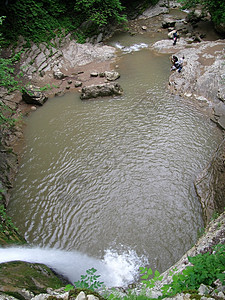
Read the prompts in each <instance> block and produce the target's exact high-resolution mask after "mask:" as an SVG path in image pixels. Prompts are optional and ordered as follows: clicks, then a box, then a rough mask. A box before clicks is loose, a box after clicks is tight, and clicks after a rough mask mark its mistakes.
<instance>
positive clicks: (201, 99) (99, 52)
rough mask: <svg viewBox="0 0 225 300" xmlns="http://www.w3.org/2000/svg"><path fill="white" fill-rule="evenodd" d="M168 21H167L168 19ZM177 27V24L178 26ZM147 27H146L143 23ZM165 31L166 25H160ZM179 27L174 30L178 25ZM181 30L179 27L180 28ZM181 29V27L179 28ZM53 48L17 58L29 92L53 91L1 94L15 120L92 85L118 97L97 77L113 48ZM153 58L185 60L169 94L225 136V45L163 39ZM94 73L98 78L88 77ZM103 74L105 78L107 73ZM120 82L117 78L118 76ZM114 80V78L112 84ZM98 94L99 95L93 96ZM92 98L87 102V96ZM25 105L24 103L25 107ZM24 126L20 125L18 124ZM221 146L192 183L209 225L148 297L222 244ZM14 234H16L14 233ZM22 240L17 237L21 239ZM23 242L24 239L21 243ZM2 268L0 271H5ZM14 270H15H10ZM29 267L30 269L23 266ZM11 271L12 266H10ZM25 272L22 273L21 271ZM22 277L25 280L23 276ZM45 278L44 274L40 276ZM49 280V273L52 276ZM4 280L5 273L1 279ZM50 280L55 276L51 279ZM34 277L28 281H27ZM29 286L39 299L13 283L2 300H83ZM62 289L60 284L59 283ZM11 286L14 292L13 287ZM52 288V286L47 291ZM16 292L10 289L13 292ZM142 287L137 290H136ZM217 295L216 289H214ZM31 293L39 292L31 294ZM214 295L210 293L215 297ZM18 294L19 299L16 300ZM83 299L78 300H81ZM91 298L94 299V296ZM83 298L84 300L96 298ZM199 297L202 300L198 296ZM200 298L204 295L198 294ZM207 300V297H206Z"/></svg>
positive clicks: (13, 165)
mask: <svg viewBox="0 0 225 300" xmlns="http://www.w3.org/2000/svg"><path fill="white" fill-rule="evenodd" d="M171 5H172V6H174V7H176V5H177V4H176V3H173V2H171ZM165 13H168V7H166V6H163V5H162V3H161V6H160V5H158V6H157V7H155V8H149V9H148V10H147V11H145V12H144V13H143V14H142V16H140V17H139V20H140V21H141V22H146V23H147V22H148V21H149V22H151V18H152V17H155V16H157V15H159V14H165ZM167 22H168V20H167ZM178 23H179V24H180V22H177V24H178ZM144 24H145V23H144ZM164 24H165V22H164ZM143 26H145V25H142V28H141V29H140V30H148V27H147V26H145V27H143ZM164 26H165V25H164ZM177 26H178V25H177ZM179 26H181V25H179ZM182 26H183V25H182ZM23 43H24V41H23V40H22V39H21V44H20V47H19V48H18V49H17V50H18V51H19V50H21V49H22V48H23ZM54 44H55V46H54V47H53V46H47V45H45V44H40V45H39V46H37V45H35V44H33V45H32V47H31V48H30V49H28V50H27V51H25V52H24V53H23V54H22V57H21V65H20V67H21V68H22V69H23V72H24V74H25V80H24V81H25V83H27V82H30V81H31V82H32V85H33V87H35V86H37V87H43V86H44V85H46V84H51V85H52V88H51V89H50V90H47V91H45V92H44V91H41V90H38V88H36V91H35V93H34V95H33V98H34V101H37V98H40V99H39V103H38V102H32V103H31V104H30V103H29V101H30V98H29V97H28V95H25V94H24V95H23V96H22V95H21V94H20V93H15V94H13V95H8V94H7V92H6V91H4V90H1V102H2V103H4V104H7V105H9V106H10V107H11V108H12V109H14V110H16V113H14V114H15V115H19V114H20V113H21V112H22V113H23V114H26V113H29V112H30V111H32V110H34V109H36V106H34V105H37V106H38V105H43V104H44V102H45V101H46V100H47V98H48V97H51V96H54V95H61V94H63V93H65V92H68V91H74V90H76V91H77V90H78V89H81V87H82V89H83V90H82V91H83V93H82V95H83V96H82V97H83V99H85V97H86V96H85V95H86V94H87V93H88V91H89V89H90V88H89V87H90V86H92V87H93V86H94V93H95V95H96V97H98V96H105V93H106V92H105V89H106V87H107V88H109V87H110V88H109V90H110V93H111V94H109V95H112V94H113V93H112V89H114V90H115V91H116V93H117V94H120V93H122V88H121V87H120V86H118V84H117V83H114V82H113V83H108V81H110V80H107V78H106V76H100V75H99V74H102V73H104V72H109V71H112V70H111V66H110V64H111V62H112V61H114V59H115V57H116V49H115V48H114V47H111V46H106V45H101V44H96V45H93V44H90V43H86V44H83V45H81V44H77V43H76V42H75V41H71V40H70V35H68V36H67V37H65V39H64V40H63V41H62V42H60V40H55V41H54ZM151 48H152V49H154V51H156V52H157V53H160V54H163V53H167V54H168V53H169V54H176V55H177V56H178V57H179V58H181V57H184V64H183V69H182V71H181V73H178V72H177V71H175V72H173V73H172V74H171V76H170V78H169V84H168V89H169V90H170V92H172V93H174V94H179V95H181V96H182V97H184V99H185V98H187V99H189V100H193V102H194V103H197V105H199V106H202V105H203V106H207V107H208V108H209V110H210V112H211V120H212V121H213V122H215V123H216V124H217V125H218V126H219V128H220V129H221V130H222V131H223V132H224V129H225V60H224V57H225V52H224V49H225V41H224V40H217V41H204V42H203V41H201V42H198V43H191V44H190V38H188V37H186V36H181V37H180V38H179V40H178V42H177V44H176V46H173V45H172V42H171V40H170V39H167V40H161V41H158V42H156V43H155V44H153V45H152V46H151ZM93 72H94V73H95V74H97V76H91V75H90V74H91V73H92V74H93ZM106 74H107V73H106ZM117 78H118V77H117ZM114 80H116V79H114ZM96 89H97V91H96ZM28 98H29V100H27V99H28ZM89 98H90V97H89ZM24 101H26V103H25V102H24ZM22 125H23V124H22ZM22 125H21V123H18V124H17V125H16V127H15V128H13V130H12V131H11V132H10V131H8V130H6V132H4V133H5V137H6V139H5V137H4V138H3V136H1V140H2V144H1V146H0V147H1V148H0V170H1V175H0V186H1V189H3V190H4V193H3V204H4V206H7V204H8V201H9V193H7V191H9V190H10V188H11V187H12V184H13V178H14V176H15V173H16V170H17V168H18V161H17V156H16V154H15V153H14V152H12V151H11V150H10V149H11V147H14V146H15V145H16V143H17V142H18V140H19V139H21V137H22V128H23V126H22ZM224 174H225V142H224V141H223V142H222V143H221V145H218V149H215V154H214V156H213V158H212V161H211V162H210V164H209V165H208V166H207V167H206V169H205V170H203V171H202V173H201V174H199V175H198V177H197V178H196V181H195V187H196V191H197V194H198V196H199V199H200V201H201V204H202V208H203V213H204V218H205V222H206V224H208V225H207V227H206V230H205V232H206V233H205V234H204V235H203V237H202V238H200V239H199V241H198V242H197V243H196V245H195V246H194V247H193V248H192V249H190V250H189V251H188V252H187V253H186V254H185V255H184V256H183V257H182V258H181V259H180V260H179V261H178V262H177V263H176V264H175V265H174V266H172V267H171V268H170V269H169V270H167V271H166V272H164V273H163V280H162V282H161V283H160V284H159V285H158V286H156V288H155V289H154V290H152V291H149V296H151V297H153V298H157V297H158V296H160V295H161V294H160V291H159V290H160V288H161V286H162V285H163V284H166V283H168V282H171V279H172V278H171V276H170V275H169V274H170V271H171V270H172V269H174V268H175V267H176V268H177V272H181V271H182V270H183V269H184V268H185V267H186V266H187V265H188V264H189V263H188V259H187V257H188V256H194V255H196V254H198V253H205V252H208V251H210V252H212V247H213V245H216V244H219V243H221V244H224V243H225V213H223V211H224V207H225V184H224V182H225V177H224V176H225V175H224ZM214 211H217V212H219V213H222V214H221V215H220V216H219V217H218V219H217V220H215V221H212V222H211V223H209V222H210V220H211V217H212V214H213V212H214ZM7 234H8V237H7V238H8V239H9V240H11V241H14V242H17V238H16V237H15V236H14V237H11V236H10V232H9V231H7ZM14 234H15V232H14ZM20 239H21V238H20ZM21 240H22V242H24V241H23V239H21ZM4 267H5V266H1V268H2V269H4ZM14 267H15V265H14ZM27 267H28V268H30V265H29V264H28V265H27ZM10 268H12V266H10ZM35 269H36V271H37V272H39V271H40V269H41V272H42V275H41V276H47V277H48V272H50V271H47V270H45V269H44V267H42V266H40V265H39V266H37V267H35ZM25 273H26V272H25ZM25 273H24V272H23V275H24V274H25ZM44 273H45V274H44ZM51 275H52V274H51ZM7 276H8V275H7V274H6V275H5V277H7ZM53 276H54V274H53ZM31 277H32V276H31ZM31 281H32V284H34V285H36V286H38V293H40V291H41V290H42V292H43V293H42V294H41V295H36V296H35V295H34V293H33V291H32V290H31V289H30V290H29V287H28V286H27V287H26V288H24V289H22V286H21V289H18V288H16V286H15V285H16V283H14V284H15V285H14V286H13V284H11V287H10V282H8V283H7V284H6V285H5V286H4V288H3V284H2V283H0V299H21V297H23V299H86V298H85V297H86V296H83V295H80V298H75V297H74V296H71V295H70V294H69V293H68V292H67V293H65V291H64V290H62V289H61V290H58V291H55V290H53V289H47V288H46V286H45V285H44V283H40V282H38V280H37V279H36V278H32V280H31ZM57 284H59V285H61V286H63V284H64V282H63V281H61V282H60V283H57ZM12 286H13V288H12ZM51 287H52V288H53V287H54V285H52V286H51ZM13 289H14V290H13ZM139 289H140V287H137V288H136V291H137V292H138V290H139ZM214 290H215V289H214ZM214 290H213V291H212V292H210V295H209V296H210V297H211V298H213V299H222V298H223V299H224V297H225V296H224V294H225V291H224V287H223V288H221V287H218V291H219V292H221V293H222V294H220V296H221V297H220V296H219V295H218V293H217V294H216V293H215V291H214ZM7 291H11V292H14V296H9V295H7V294H5V292H7ZM34 291H35V293H36V292H37V290H36V289H35V290H34ZM213 292H214V293H213ZM16 295H17V296H18V295H19V297H20V298H17V297H16ZM82 296H83V297H84V298H81V297H82ZM93 297H94V296H93ZM93 297H92V298H91V297H89V298H88V297H87V299H97V298H93ZM199 297H201V296H199ZM178 298H179V299H190V296H189V295H178V296H177V299H178ZM202 298H204V297H203V295H202ZM204 299H205V298H204Z"/></svg>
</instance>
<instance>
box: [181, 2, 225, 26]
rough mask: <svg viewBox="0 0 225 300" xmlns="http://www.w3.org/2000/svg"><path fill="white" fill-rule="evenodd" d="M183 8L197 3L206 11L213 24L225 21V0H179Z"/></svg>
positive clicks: (192, 6)
mask: <svg viewBox="0 0 225 300" xmlns="http://www.w3.org/2000/svg"><path fill="white" fill-rule="evenodd" d="M180 2H182V3H183V5H184V8H194V7H196V6H197V5H198V4H200V5H202V6H203V8H204V9H205V10H206V11H208V12H209V13H210V14H211V16H212V20H213V22H214V23H215V24H220V23H225V1H224V0H180Z"/></svg>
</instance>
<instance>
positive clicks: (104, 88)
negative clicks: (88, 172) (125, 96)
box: [80, 83, 123, 100]
mask: <svg viewBox="0 0 225 300" xmlns="http://www.w3.org/2000/svg"><path fill="white" fill-rule="evenodd" d="M122 92H123V90H122V88H121V86H120V85H119V84H118V83H103V84H99V85H91V86H86V87H83V88H82V94H81V96H80V98H81V99H82V100H84V99H91V98H97V97H106V96H113V95H121V94H122Z"/></svg>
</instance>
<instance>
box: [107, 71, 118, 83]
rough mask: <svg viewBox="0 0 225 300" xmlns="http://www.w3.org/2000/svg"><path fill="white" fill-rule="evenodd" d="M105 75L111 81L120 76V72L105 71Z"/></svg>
mask: <svg viewBox="0 0 225 300" xmlns="http://www.w3.org/2000/svg"><path fill="white" fill-rule="evenodd" d="M105 77H106V79H107V80H109V81H114V80H116V79H118V78H119V77H120V74H119V73H118V72H109V71H105Z"/></svg>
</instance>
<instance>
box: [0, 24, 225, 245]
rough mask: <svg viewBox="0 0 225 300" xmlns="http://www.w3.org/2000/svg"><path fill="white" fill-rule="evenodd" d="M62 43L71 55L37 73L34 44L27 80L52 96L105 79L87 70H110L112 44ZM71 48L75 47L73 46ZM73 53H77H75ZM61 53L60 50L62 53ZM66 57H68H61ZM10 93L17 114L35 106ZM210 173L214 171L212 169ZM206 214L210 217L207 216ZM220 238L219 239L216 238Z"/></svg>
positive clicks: (17, 134) (12, 140)
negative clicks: (109, 45) (75, 60)
mask: <svg viewBox="0 0 225 300" xmlns="http://www.w3.org/2000/svg"><path fill="white" fill-rule="evenodd" d="M142 26H144V25H142ZM141 30H146V29H142V28H141ZM163 43H164V42H163ZM168 43H170V45H171V40H168ZM205 43H208V42H205ZM222 44H223V43H222ZM69 45H71V47H72V49H73V50H72V51H71V52H70V51H69V50H68V49H70V46H69ZM199 45H200V44H199ZM181 46H182V45H180V44H179V42H178V45H177V48H175V49H174V48H173V47H171V48H172V51H173V52H172V53H174V52H175V51H178V50H181V49H180V47H181ZM64 47H65V48H64V49H67V50H66V51H65V53H67V54H68V53H69V54H71V55H72V56H71V55H68V56H67V54H66V55H65V54H62V53H63V51H62V53H61V52H60V53H58V54H57V55H59V57H57V56H56V57H57V58H56V57H54V56H53V58H52V59H53V62H54V65H53V67H52V69H51V70H48V69H47V70H41V69H40V68H39V69H38V72H37V73H32V72H33V69H32V67H34V66H35V64H36V63H37V66H38V62H40V57H42V56H43V55H42V54H43V52H40V53H39V54H38V55H37V53H38V52H37V51H39V50H37V49H36V48H35V47H34V49H33V54H32V55H33V56H32V57H34V56H35V55H37V57H36V58H37V61H36V59H35V62H33V63H32V64H30V66H31V68H30V69H29V70H28V71H27V72H28V73H27V82H29V80H31V81H32V84H33V85H38V86H40V87H44V86H45V85H47V84H50V85H51V87H52V88H49V90H47V91H45V92H44V93H45V94H46V95H47V96H48V97H52V96H54V95H55V94H58V93H59V95H61V94H63V93H65V92H70V91H71V92H73V91H75V90H76V91H77V90H79V89H80V88H81V87H75V83H76V82H81V83H82V84H85V85H86V84H87V85H89V84H92V83H94V84H97V83H101V82H104V81H105V79H104V78H103V77H94V76H90V74H91V73H92V72H104V71H109V70H111V64H114V58H115V57H116V54H115V49H114V48H113V47H110V48H105V47H104V46H103V47H104V48H102V47H101V46H97V47H95V46H93V45H91V44H86V48H85V47H84V46H82V47H81V48H79V45H76V44H75V43H74V42H73V43H72V42H71V44H70V42H69V41H68V45H67V42H65V46H64ZM222 47H223V46H221V48H220V52H221V51H222ZM195 48H196V47H191V48H189V46H188V50H189V51H190V58H191V51H192V49H193V51H194V49H195ZM74 49H76V50H74ZM85 49H86V50H85ZM87 49H89V50H90V53H92V54H90V56H89V58H90V57H92V59H93V61H90V60H88V59H89V58H87V56H86V55H87V53H86V51H87ZM103 49H104V50H103ZM98 50H100V52H101V53H102V56H101V54H99V56H98V55H96V53H97V52H98ZM35 51H36V52H35ZM46 51H47V50H46ZM60 51H61V50H60ZM82 51H84V53H83V52H82ZM107 51H109V52H108V53H109V54H108V55H106V53H107ZM182 51H183V50H182ZM100 52H99V53H100ZM35 53H36V54H35ZM74 53H76V55H74ZM82 53H83V54H84V61H86V63H85V64H84V65H83V64H81V65H80V64H79V60H78V61H77V62H76V64H73V63H74V58H77V57H79V59H80V60H81V61H82V59H81V57H82ZM185 53H186V52H185ZM221 53H222V52H221ZM60 54H62V56H61V55H60ZM209 54H210V55H211V56H212V55H213V54H211V53H209ZM217 54H218V52H217ZM79 55H80V56H79ZM92 55H93V56H92ZM177 55H178V54H177ZM179 55H180V54H179ZM185 55H186V54H185ZM204 55H206V57H207V53H206V52H205V53H204ZM217 56H218V55H217ZM65 57H66V58H67V59H68V61H64V59H65ZM85 57H86V58H85ZM210 58H211V57H210ZM28 60H29V53H27V57H24V61H26V63H25V65H26V64H29V62H28ZM53 62H52V63H53ZM215 62H216V60H215ZM67 63H68V66H67ZM71 63H72V64H71ZM47 64H48V63H47ZM49 64H51V62H49ZM216 64H217V63H216ZM206 65H207V64H206ZM40 66H42V64H40ZM65 66H67V67H65ZM189 66H190V67H191V66H192V60H191V59H190V60H188V61H186V65H185V66H184V72H185V73H182V75H181V76H182V78H184V80H185V79H186V77H185V74H186V71H187V69H188V67H189ZM46 68H47V67H46ZM41 71H44V72H42V73H41ZM57 71H60V72H62V73H63V75H64V78H63V79H56V78H55V77H54V73H55V72H57ZM32 74H35V75H34V76H33V77H32ZM40 75H41V76H40ZM29 76H31V77H30V78H29ZM181 76H180V75H179V74H178V73H173V74H172V75H171V77H170V82H171V83H174V85H175V82H176V80H180V77H181ZM211 76H213V77H214V75H212V74H211ZM174 77H177V79H175V78H174ZM197 79H198V78H192V80H195V81H196V80H197ZM71 81H72V82H71ZM190 82H191V81H190ZM53 85H54V86H53ZM189 85H190V87H191V86H192V85H191V83H189ZM55 86H56V87H55ZM182 87H183V84H180V88H179V89H177V90H176V92H177V93H181V88H182ZM184 93H186V97H188V95H189V90H188V89H186V90H185V92H184ZM199 93H200V94H198V95H197V96H198V97H200V96H201V91H200V92H199ZM213 95H214V96H215V94H213ZM9 97H11V96H6V99H5V100H6V101H7V103H10V105H12V107H14V108H15V109H16V110H17V112H16V114H19V113H20V112H22V113H23V114H27V113H30V112H31V113H32V112H33V110H35V109H37V107H36V108H34V105H28V104H25V103H24V102H23V101H22V98H21V95H20V94H19V93H18V94H15V96H13V97H15V98H13V97H12V98H9ZM204 97H205V96H204ZM188 98H190V97H188ZM215 98H216V100H217V101H221V100H220V99H219V98H218V96H217V95H216V97H215ZM206 99H207V98H206ZM195 100H196V99H195ZM197 101H200V102H198V103H201V104H202V100H198V99H197ZM210 103H211V100H210V102H208V101H204V105H208V104H210ZM218 103H220V102H218ZM17 128H18V130H17V129H16V130H15V131H14V132H13V133H12V135H11V136H8V140H7V141H6V146H7V147H13V148H14V149H16V147H17V145H18V140H19V139H20V138H22V129H23V124H21V126H18V127H17ZM8 152H9V151H8ZM1 153H5V152H4V151H1ZM13 156H14V154H13ZM222 156H223V154H222ZM15 161H16V159H15ZM221 163H222V165H220V166H219V167H218V166H217V167H216V169H217V170H221V173H222V172H223V167H224V161H223V160H222V161H221ZM13 165H14V163H13ZM7 169H8V170H9V169H10V163H9V164H8V165H7ZM212 173H213V174H214V171H213V172H212ZM11 178H12V179H11ZM8 179H10V180H11V182H12V181H13V176H12V175H10V176H8V178H7V180H5V182H6V183H7V184H8V182H9V180H8ZM10 187H11V183H10V185H8V188H9V189H10ZM220 189H221V186H218V190H220ZM211 194H212V195H213V194H214V192H213V191H212V192H211ZM223 195H224V193H223V191H222V193H221V197H223ZM221 199H222V198H221ZM223 199H224V197H223ZM7 201H8V200H7ZM212 201H214V200H213V199H212ZM221 207H224V206H223V203H222V204H221ZM222 217H223V219H224V215H222ZM208 218H209V219H210V216H209V217H208ZM220 223H221V224H222V227H221V229H223V228H224V222H222V221H220ZM206 241H207V239H206V240H205V241H204V243H205V242H206ZM219 242H221V240H219Z"/></svg>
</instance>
